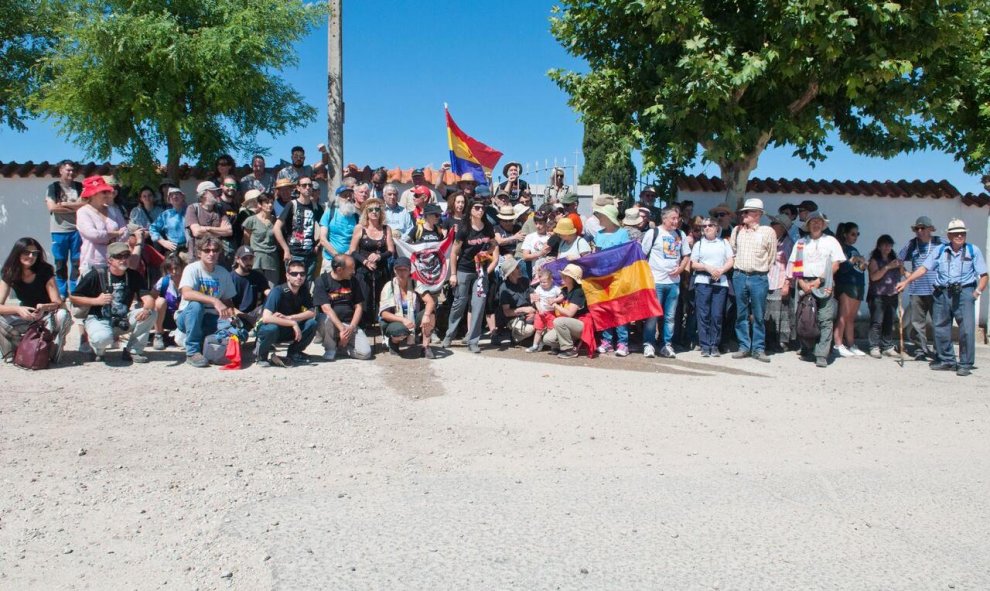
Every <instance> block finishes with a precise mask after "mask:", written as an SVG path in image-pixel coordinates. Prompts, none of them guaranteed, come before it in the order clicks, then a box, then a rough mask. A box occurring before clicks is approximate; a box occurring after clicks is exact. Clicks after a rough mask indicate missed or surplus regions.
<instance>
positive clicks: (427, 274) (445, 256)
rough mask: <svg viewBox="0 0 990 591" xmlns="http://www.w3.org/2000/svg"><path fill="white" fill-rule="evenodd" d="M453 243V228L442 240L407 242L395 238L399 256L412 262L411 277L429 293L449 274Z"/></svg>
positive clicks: (436, 288)
mask: <svg viewBox="0 0 990 591" xmlns="http://www.w3.org/2000/svg"><path fill="white" fill-rule="evenodd" d="M414 231H415V230H414ZM453 245H454V232H453V230H451V231H449V232H447V237H446V238H444V239H443V241H442V242H420V243H417V244H409V243H408V242H406V241H404V240H401V239H399V238H396V239H395V248H396V249H398V251H399V256H404V257H409V261H410V262H411V263H412V269H410V271H411V272H412V278H413V279H414V280H416V284H417V285H418V286H419V287H420V288H422V289H423V290H424V291H427V292H430V293H436V292H438V291H440V290H441V289H442V288H443V284H444V283H445V282H446V281H447V277H448V276H449V275H450V248H451V247H452V246H453Z"/></svg>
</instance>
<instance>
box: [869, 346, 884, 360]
mask: <svg viewBox="0 0 990 591" xmlns="http://www.w3.org/2000/svg"><path fill="white" fill-rule="evenodd" d="M870 357H872V358H874V359H880V358H881V357H883V355H881V354H880V348H879V347H873V348H872V349H870Z"/></svg>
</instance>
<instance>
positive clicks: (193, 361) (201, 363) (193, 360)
mask: <svg viewBox="0 0 990 591" xmlns="http://www.w3.org/2000/svg"><path fill="white" fill-rule="evenodd" d="M186 365H191V366H193V367H198V368H200V369H202V368H204V367H209V366H210V362H209V361H207V360H206V357H203V354H202V353H194V354H192V355H189V356H187V357H186Z"/></svg>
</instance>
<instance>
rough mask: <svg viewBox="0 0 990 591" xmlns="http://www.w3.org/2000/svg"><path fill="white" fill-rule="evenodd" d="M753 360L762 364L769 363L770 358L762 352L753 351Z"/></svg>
mask: <svg viewBox="0 0 990 591" xmlns="http://www.w3.org/2000/svg"><path fill="white" fill-rule="evenodd" d="M753 359H755V360H757V361H762V362H763V363H770V357H769V356H768V355H767V354H766V353H765V352H763V351H754V352H753Z"/></svg>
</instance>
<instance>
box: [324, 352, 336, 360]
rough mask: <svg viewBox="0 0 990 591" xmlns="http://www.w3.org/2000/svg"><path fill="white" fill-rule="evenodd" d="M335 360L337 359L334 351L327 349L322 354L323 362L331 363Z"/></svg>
mask: <svg viewBox="0 0 990 591" xmlns="http://www.w3.org/2000/svg"><path fill="white" fill-rule="evenodd" d="M336 358H337V350H336V349H328V350H326V351H324V352H323V361H333V360H334V359H336Z"/></svg>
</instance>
